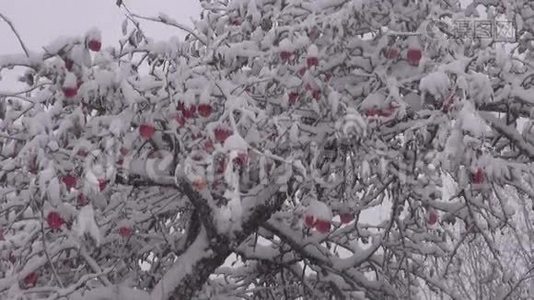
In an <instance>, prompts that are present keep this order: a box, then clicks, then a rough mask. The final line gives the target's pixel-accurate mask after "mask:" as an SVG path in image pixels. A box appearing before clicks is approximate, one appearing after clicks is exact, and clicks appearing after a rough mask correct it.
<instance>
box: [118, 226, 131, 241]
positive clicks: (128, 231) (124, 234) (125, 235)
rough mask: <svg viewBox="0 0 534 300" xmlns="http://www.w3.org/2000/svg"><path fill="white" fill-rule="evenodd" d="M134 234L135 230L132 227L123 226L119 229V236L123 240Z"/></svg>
mask: <svg viewBox="0 0 534 300" xmlns="http://www.w3.org/2000/svg"><path fill="white" fill-rule="evenodd" d="M132 234H133V230H132V228H131V227H128V226H121V227H119V235H120V236H122V237H123V238H129V237H131V236H132Z"/></svg>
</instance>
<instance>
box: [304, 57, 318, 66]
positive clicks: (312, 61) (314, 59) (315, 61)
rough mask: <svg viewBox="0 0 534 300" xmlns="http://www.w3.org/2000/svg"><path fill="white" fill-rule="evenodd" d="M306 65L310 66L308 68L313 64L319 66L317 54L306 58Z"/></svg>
mask: <svg viewBox="0 0 534 300" xmlns="http://www.w3.org/2000/svg"><path fill="white" fill-rule="evenodd" d="M306 65H307V66H308V68H311V67H313V66H318V65H319V58H317V57H315V56H310V57H308V58H306Z"/></svg>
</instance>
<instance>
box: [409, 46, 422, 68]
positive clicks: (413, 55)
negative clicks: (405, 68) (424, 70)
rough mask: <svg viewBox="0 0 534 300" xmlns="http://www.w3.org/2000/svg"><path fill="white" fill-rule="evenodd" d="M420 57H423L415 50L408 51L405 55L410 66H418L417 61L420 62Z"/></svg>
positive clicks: (419, 51)
mask: <svg viewBox="0 0 534 300" xmlns="http://www.w3.org/2000/svg"><path fill="white" fill-rule="evenodd" d="M421 57H423V53H422V51H421V49H417V48H411V49H408V53H407V54H406V58H407V59H408V63H409V64H410V65H412V66H418V65H419V61H420V60H421Z"/></svg>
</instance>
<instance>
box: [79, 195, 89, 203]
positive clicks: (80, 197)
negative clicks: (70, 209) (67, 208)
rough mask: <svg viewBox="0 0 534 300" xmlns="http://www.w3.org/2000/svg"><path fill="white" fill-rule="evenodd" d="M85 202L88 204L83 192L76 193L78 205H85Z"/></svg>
mask: <svg viewBox="0 0 534 300" xmlns="http://www.w3.org/2000/svg"><path fill="white" fill-rule="evenodd" d="M87 204H89V199H88V198H87V197H85V195H84V194H83V193H80V194H79V195H78V206H86V205H87Z"/></svg>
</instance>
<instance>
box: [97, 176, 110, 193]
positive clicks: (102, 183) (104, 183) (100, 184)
mask: <svg viewBox="0 0 534 300" xmlns="http://www.w3.org/2000/svg"><path fill="white" fill-rule="evenodd" d="M107 185H108V182H107V180H106V179H98V189H99V190H100V191H101V192H102V191H103V190H105V189H106V186H107Z"/></svg>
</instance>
